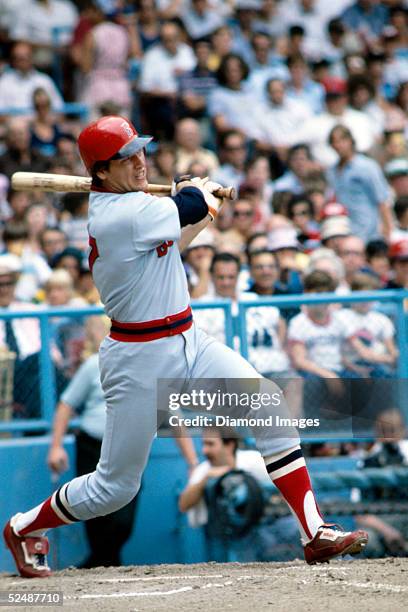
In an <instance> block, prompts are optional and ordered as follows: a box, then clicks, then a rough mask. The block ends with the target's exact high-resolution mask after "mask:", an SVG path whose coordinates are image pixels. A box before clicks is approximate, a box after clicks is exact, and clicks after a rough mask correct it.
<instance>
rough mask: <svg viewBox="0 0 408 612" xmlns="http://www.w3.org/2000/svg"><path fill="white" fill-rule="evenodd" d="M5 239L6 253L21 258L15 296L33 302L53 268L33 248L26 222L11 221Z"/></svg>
mask: <svg viewBox="0 0 408 612" xmlns="http://www.w3.org/2000/svg"><path fill="white" fill-rule="evenodd" d="M3 241H4V246H5V250H6V253H10V254H13V256H16V257H18V258H19V266H20V267H19V276H18V280H17V281H16V285H15V288H14V293H15V297H16V298H17V299H18V300H19V301H22V302H31V301H32V300H33V299H34V298H35V297H36V295H37V292H38V290H39V289H40V288H41V287H42V286H43V285H44V283H45V282H46V280H47V279H48V278H49V276H50V274H51V269H50V267H49V266H48V264H47V262H46V261H44V258H43V257H42V256H41V255H40V254H39V253H36V252H35V251H33V250H32V248H31V245H30V240H29V231H28V226H27V225H26V224H24V223H18V224H17V223H11V222H10V223H8V224H6V225H5V227H4V232H3ZM0 257H1V256H0Z"/></svg>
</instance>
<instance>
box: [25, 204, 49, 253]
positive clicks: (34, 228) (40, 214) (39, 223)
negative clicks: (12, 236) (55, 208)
mask: <svg viewBox="0 0 408 612" xmlns="http://www.w3.org/2000/svg"><path fill="white" fill-rule="evenodd" d="M47 221H48V207H47V204H46V203H45V202H44V203H42V202H34V203H33V204H30V206H29V207H28V208H27V210H26V211H25V213H24V222H25V224H26V226H27V231H28V244H27V249H28V250H29V251H30V252H31V253H33V254H38V253H40V252H41V245H40V234H41V232H42V231H43V230H44V229H45V228H46V226H47Z"/></svg>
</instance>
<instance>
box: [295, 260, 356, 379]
mask: <svg viewBox="0 0 408 612" xmlns="http://www.w3.org/2000/svg"><path fill="white" fill-rule="evenodd" d="M334 289H335V282H334V281H333V279H332V278H331V276H329V274H327V273H326V272H322V271H320V270H316V271H315V272H311V273H310V274H308V275H307V276H306V277H305V279H304V291H305V293H321V292H323V293H330V292H332V291H334ZM345 338H346V333H345V330H344V327H343V325H342V323H341V321H340V319H339V311H332V310H331V308H330V304H316V305H311V304H310V305H308V306H305V309H304V311H303V312H301V313H300V314H298V315H297V316H296V317H294V318H293V319H292V320H291V322H290V323H289V329H288V339H289V342H290V347H291V356H292V361H293V365H294V367H295V368H296V369H297V370H298V371H299V373H300V374H301V375H302V376H304V377H311V376H312V377H319V378H339V377H340V376H341V375H342V372H343V364H342V353H341V348H342V343H343V341H344V339H345Z"/></svg>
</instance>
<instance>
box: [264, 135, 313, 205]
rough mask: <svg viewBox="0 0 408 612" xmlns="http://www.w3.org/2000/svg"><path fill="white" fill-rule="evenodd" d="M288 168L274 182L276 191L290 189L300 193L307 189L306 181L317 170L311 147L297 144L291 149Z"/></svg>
mask: <svg viewBox="0 0 408 612" xmlns="http://www.w3.org/2000/svg"><path fill="white" fill-rule="evenodd" d="M287 165H288V169H287V170H286V172H285V173H284V174H283V176H281V177H279V178H278V179H277V180H276V181H275V182H274V191H275V192H278V191H289V192H292V194H300V193H303V192H304V191H305V181H306V180H307V178H308V177H309V176H310V174H311V173H312V172H313V171H314V170H315V168H316V166H315V164H314V163H313V158H312V155H311V153H310V149H309V147H308V146H307V145H305V144H297V145H294V146H293V147H291V148H290V149H289V152H288V159H287Z"/></svg>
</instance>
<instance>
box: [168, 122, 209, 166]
mask: <svg viewBox="0 0 408 612" xmlns="http://www.w3.org/2000/svg"><path fill="white" fill-rule="evenodd" d="M175 140H176V143H177V149H176V170H177V172H178V173H179V174H186V173H187V171H188V168H189V166H191V164H193V163H195V162H197V163H201V164H203V165H204V166H205V167H206V168H207V175H208V174H213V173H214V172H216V171H217V169H218V165H219V164H218V160H217V157H216V155H215V154H214V153H213V152H212V151H210V150H209V149H204V147H202V146H201V145H202V139H201V133H200V125H199V123H198V121H196V120H195V119H187V118H186V119H181V120H180V121H178V122H177V124H176V130H175Z"/></svg>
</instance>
